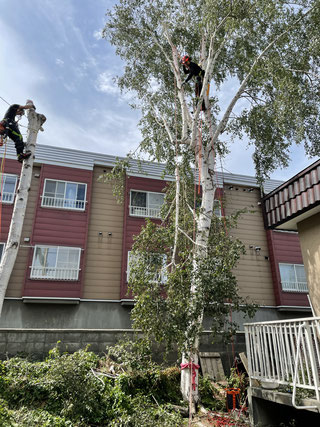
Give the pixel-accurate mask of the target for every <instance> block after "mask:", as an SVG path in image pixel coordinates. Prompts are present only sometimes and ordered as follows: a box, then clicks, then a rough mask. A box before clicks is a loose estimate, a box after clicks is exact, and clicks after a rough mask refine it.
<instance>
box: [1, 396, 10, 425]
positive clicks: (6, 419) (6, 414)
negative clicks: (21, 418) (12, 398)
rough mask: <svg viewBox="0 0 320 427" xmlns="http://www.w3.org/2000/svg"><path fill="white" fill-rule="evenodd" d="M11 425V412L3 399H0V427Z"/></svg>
mask: <svg viewBox="0 0 320 427" xmlns="http://www.w3.org/2000/svg"><path fill="white" fill-rule="evenodd" d="M10 425H11V414H10V411H9V409H8V404H7V402H6V401H5V400H3V399H0V427H4V426H8V427H9V426H10Z"/></svg>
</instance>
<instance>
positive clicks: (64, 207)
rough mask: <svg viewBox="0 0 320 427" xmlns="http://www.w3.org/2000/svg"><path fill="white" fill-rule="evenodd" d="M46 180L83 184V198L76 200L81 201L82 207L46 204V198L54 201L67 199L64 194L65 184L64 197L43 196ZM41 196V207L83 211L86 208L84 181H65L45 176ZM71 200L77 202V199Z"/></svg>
mask: <svg viewBox="0 0 320 427" xmlns="http://www.w3.org/2000/svg"><path fill="white" fill-rule="evenodd" d="M47 181H55V182H64V183H65V184H77V185H84V186H85V190H84V200H78V201H79V202H83V208H72V207H69V206H50V205H48V204H46V199H52V200H53V202H55V201H56V200H61V201H65V200H67V199H66V197H65V195H66V190H67V186H66V185H65V189H64V198H63V199H60V198H56V197H48V196H45V195H44V193H45V189H46V183H47ZM40 197H41V207H42V208H49V209H64V210H68V211H84V210H85V209H86V203H87V184H86V183H85V182H76V181H65V180H63V179H52V178H45V180H44V185H43V191H42V195H41V196H40ZM72 201H73V202H74V201H75V202H77V200H72Z"/></svg>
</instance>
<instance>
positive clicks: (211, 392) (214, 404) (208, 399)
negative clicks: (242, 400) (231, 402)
mask: <svg viewBox="0 0 320 427" xmlns="http://www.w3.org/2000/svg"><path fill="white" fill-rule="evenodd" d="M199 394H200V401H201V403H202V405H203V406H204V407H205V408H207V409H210V410H212V411H222V410H224V409H225V407H226V398H225V396H222V395H221V394H220V392H219V390H218V389H217V388H216V387H214V385H213V383H212V381H211V380H210V378H209V377H208V376H206V375H205V376H204V377H202V376H199Z"/></svg>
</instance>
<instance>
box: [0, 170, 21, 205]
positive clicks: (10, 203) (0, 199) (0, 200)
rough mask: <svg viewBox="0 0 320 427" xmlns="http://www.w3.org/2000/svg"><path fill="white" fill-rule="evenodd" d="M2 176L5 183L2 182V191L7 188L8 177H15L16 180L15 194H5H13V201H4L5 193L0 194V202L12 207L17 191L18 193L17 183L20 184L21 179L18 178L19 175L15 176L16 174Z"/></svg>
mask: <svg viewBox="0 0 320 427" xmlns="http://www.w3.org/2000/svg"><path fill="white" fill-rule="evenodd" d="M2 176H3V181H2V185H1V188H2V189H4V186H5V178H7V177H13V178H15V184H14V190H13V193H5V194H12V200H3V193H4V192H2V193H0V202H1V203H2V204H6V205H12V204H13V203H14V198H15V195H16V191H17V183H18V179H19V177H18V175H15V174H12V173H4V174H3V175H2Z"/></svg>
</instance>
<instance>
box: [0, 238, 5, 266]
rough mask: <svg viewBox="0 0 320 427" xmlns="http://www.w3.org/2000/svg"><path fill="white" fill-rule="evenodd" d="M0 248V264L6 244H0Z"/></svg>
mask: <svg viewBox="0 0 320 427" xmlns="http://www.w3.org/2000/svg"><path fill="white" fill-rule="evenodd" d="M1 246H2V251H1V254H0V262H1V259H2V257H3V253H4V250H5V248H6V244H5V243H4V242H0V247H1Z"/></svg>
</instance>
